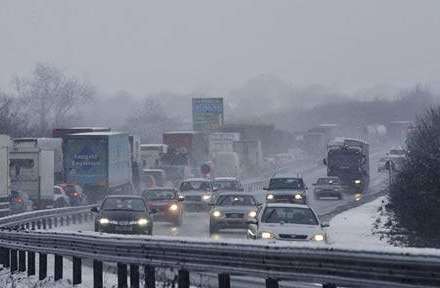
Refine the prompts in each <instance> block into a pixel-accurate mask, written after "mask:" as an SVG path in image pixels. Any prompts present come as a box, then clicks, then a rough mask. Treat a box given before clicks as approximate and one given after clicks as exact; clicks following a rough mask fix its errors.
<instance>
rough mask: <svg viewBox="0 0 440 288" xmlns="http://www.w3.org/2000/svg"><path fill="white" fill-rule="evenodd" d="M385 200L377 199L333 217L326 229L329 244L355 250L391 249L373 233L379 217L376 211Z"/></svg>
mask: <svg viewBox="0 0 440 288" xmlns="http://www.w3.org/2000/svg"><path fill="white" fill-rule="evenodd" d="M385 199H386V198H385V196H383V197H379V198H377V199H376V200H374V201H371V202H369V203H366V204H364V205H361V206H359V207H356V208H353V209H350V210H347V211H345V212H343V213H341V214H338V215H336V216H335V217H333V218H332V220H331V221H330V227H329V229H328V234H329V239H330V242H331V243H332V244H337V245H338V246H344V245H347V247H351V248H355V249H356V248H359V249H361V248H367V247H374V248H377V247H391V245H390V244H388V243H387V242H386V239H383V240H381V239H380V236H379V235H378V234H377V233H375V232H376V231H375V225H374V224H375V222H376V219H377V218H378V216H379V214H378V209H379V208H380V207H381V206H382V203H383V201H385Z"/></svg>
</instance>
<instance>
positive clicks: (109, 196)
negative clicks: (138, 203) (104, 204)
mask: <svg viewBox="0 0 440 288" xmlns="http://www.w3.org/2000/svg"><path fill="white" fill-rule="evenodd" d="M110 198H125V199H142V200H143V199H144V198H143V197H142V196H138V195H108V196H106V197H105V199H110Z"/></svg>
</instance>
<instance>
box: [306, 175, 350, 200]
mask: <svg viewBox="0 0 440 288" xmlns="http://www.w3.org/2000/svg"><path fill="white" fill-rule="evenodd" d="M313 186H314V187H315V188H314V189H313V194H314V195H315V199H335V198H336V199H339V200H340V199H342V192H343V191H344V189H343V186H342V183H341V180H340V179H339V178H338V177H322V178H318V180H316V183H313Z"/></svg>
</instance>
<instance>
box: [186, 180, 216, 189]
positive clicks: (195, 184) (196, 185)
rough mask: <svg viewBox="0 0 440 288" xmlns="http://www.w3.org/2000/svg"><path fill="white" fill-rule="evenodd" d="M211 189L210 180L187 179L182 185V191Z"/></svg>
mask: <svg viewBox="0 0 440 288" xmlns="http://www.w3.org/2000/svg"><path fill="white" fill-rule="evenodd" d="M191 190H193V191H210V185H209V182H206V181H187V182H183V183H182V185H181V186H180V191H191Z"/></svg>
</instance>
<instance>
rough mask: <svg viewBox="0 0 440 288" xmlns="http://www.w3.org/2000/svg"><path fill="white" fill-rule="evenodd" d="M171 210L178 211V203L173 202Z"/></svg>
mask: <svg viewBox="0 0 440 288" xmlns="http://www.w3.org/2000/svg"><path fill="white" fill-rule="evenodd" d="M168 209H169V210H170V211H173V212H174V211H177V209H179V207H177V205H176V204H172V205H171V206H170V208H168Z"/></svg>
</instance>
